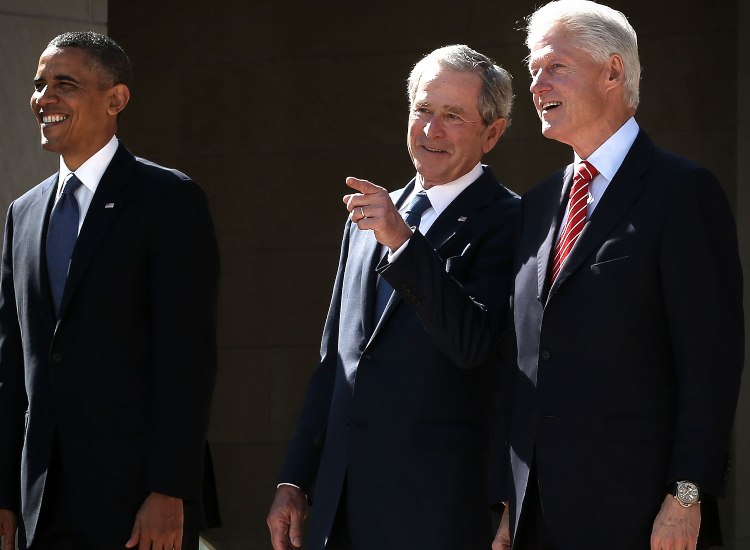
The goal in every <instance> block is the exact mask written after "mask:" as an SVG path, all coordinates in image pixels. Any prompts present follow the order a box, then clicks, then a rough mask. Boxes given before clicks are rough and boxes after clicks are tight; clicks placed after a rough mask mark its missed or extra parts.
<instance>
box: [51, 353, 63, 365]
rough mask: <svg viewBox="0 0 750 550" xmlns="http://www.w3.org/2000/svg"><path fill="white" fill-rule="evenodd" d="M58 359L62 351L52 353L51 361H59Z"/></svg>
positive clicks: (60, 359) (60, 358)
mask: <svg viewBox="0 0 750 550" xmlns="http://www.w3.org/2000/svg"><path fill="white" fill-rule="evenodd" d="M60 361H62V353H59V352H57V351H56V352H55V353H53V354H52V362H53V363H59V362H60Z"/></svg>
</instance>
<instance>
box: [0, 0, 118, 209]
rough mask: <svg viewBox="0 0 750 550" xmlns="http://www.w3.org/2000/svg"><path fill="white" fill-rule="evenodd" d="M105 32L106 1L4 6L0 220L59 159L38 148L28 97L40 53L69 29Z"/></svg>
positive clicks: (47, 0)
mask: <svg viewBox="0 0 750 550" xmlns="http://www.w3.org/2000/svg"><path fill="white" fill-rule="evenodd" d="M81 29H88V30H93V31H97V32H101V33H104V34H106V33H107V0H34V1H29V0H2V2H0V75H2V85H1V86H0V106H2V107H0V126H1V127H2V131H0V182H2V184H0V210H1V211H0V219H2V220H5V211H6V209H7V206H8V204H9V203H10V201H12V200H13V199H14V198H16V197H17V196H19V195H21V194H22V193H23V192H24V191H26V190H27V189H29V188H30V187H32V186H34V185H36V184H37V183H39V182H40V181H41V180H42V179H44V178H46V177H47V176H49V175H50V174H51V173H52V172H55V171H56V170H57V167H58V162H59V161H58V158H57V157H56V156H55V155H51V154H49V153H46V152H44V151H43V150H42V149H41V147H40V146H39V127H38V126H37V125H36V124H35V122H34V118H33V115H32V114H31V109H30V108H29V98H30V97H31V93H32V92H33V91H34V85H33V82H32V81H33V79H34V74H35V72H36V67H37V62H38V61H39V55H40V54H41V53H42V51H43V50H44V48H45V46H46V45H47V43H48V42H49V41H50V40H51V39H52V38H54V37H55V36H57V35H58V34H60V33H62V32H65V31H69V30H81Z"/></svg>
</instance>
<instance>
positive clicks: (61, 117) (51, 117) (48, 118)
mask: <svg viewBox="0 0 750 550" xmlns="http://www.w3.org/2000/svg"><path fill="white" fill-rule="evenodd" d="M66 118H68V115H44V116H43V117H42V122H44V123H45V124H49V123H50V122H62V121H63V120H65V119H66Z"/></svg>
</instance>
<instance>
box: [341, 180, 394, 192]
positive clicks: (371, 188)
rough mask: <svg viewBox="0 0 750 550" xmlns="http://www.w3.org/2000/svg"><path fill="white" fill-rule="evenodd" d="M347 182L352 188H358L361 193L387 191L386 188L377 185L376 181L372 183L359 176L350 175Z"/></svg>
mask: <svg viewBox="0 0 750 550" xmlns="http://www.w3.org/2000/svg"><path fill="white" fill-rule="evenodd" d="M346 184H347V185H348V186H349V187H351V188H352V189H356V190H357V191H359V192H360V193H364V194H366V195H368V194H371V193H380V192H382V191H385V189H384V188H383V187H380V186H379V185H375V184H374V183H371V182H369V181H367V180H361V179H358V178H352V177H348V178H346Z"/></svg>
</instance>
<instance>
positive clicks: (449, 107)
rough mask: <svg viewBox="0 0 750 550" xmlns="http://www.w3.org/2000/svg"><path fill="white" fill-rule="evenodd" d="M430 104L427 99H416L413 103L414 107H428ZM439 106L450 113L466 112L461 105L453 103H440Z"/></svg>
mask: <svg viewBox="0 0 750 550" xmlns="http://www.w3.org/2000/svg"><path fill="white" fill-rule="evenodd" d="M430 105H432V104H431V103H430V102H429V101H425V100H422V101H417V102H415V103H414V106H415V107H429V106H430ZM441 107H442V108H443V109H445V110H446V111H450V112H451V113H456V114H463V113H465V112H466V109H464V108H463V107H458V106H455V105H442V106H441Z"/></svg>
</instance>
